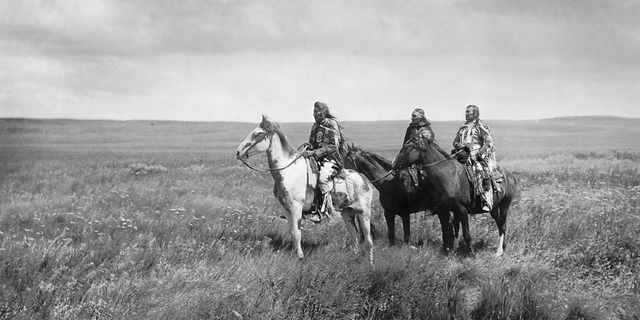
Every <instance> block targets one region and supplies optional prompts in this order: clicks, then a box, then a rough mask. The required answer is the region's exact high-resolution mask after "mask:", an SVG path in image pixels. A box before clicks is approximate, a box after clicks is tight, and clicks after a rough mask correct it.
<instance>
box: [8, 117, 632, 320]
mask: <svg viewBox="0 0 640 320" xmlns="http://www.w3.org/2000/svg"><path fill="white" fill-rule="evenodd" d="M274 120H277V119H274ZM489 124H490V125H491V126H492V129H493V131H494V135H495V139H496V144H497V147H498V150H497V153H498V161H499V163H500V165H501V166H503V167H505V168H507V169H509V170H510V171H512V172H514V174H515V175H516V176H517V177H518V179H519V188H520V192H519V196H518V198H517V200H516V201H515V202H514V204H513V207H512V210H511V212H510V216H509V221H508V237H509V239H508V243H509V249H508V251H507V253H506V254H505V255H504V256H503V257H502V258H499V259H496V258H494V257H493V252H494V251H495V248H496V246H497V243H496V242H497V241H496V237H495V232H496V229H495V228H496V227H495V224H494V223H493V220H492V219H491V218H490V217H489V216H488V215H479V216H475V218H473V217H472V218H471V232H472V233H473V235H474V238H473V239H474V240H473V242H472V246H473V248H474V252H475V254H474V255H473V256H468V255H464V254H458V253H455V254H452V255H449V256H443V255H441V254H440V251H439V248H440V246H441V240H440V239H441V234H440V232H441V231H440V225H439V222H438V220H437V219H436V218H434V217H433V216H431V215H427V214H424V213H418V214H415V215H412V217H411V219H412V221H411V222H412V229H413V232H412V236H411V239H410V242H411V243H412V245H413V246H415V247H417V248H418V249H417V250H414V249H411V247H410V246H404V245H399V246H388V244H387V243H388V241H387V239H386V237H385V235H386V234H387V232H386V224H385V222H384V217H383V214H382V209H381V208H380V205H379V203H377V202H376V203H375V205H374V212H373V223H374V224H375V225H376V228H377V229H378V231H379V232H380V233H379V234H378V238H377V239H376V241H375V247H376V248H375V250H376V264H375V266H373V267H372V266H370V265H369V264H368V263H367V258H366V257H365V256H363V255H354V253H353V251H352V250H351V249H350V247H349V246H348V243H349V239H348V238H347V235H346V233H345V232H344V227H343V226H342V225H341V224H335V225H324V224H321V225H313V224H312V223H306V224H304V226H303V227H304V228H305V230H304V231H303V237H302V243H303V244H302V246H303V250H304V251H305V255H306V258H305V259H303V260H298V259H297V257H296V256H295V254H293V252H292V250H291V239H290V237H287V236H285V235H286V234H287V226H286V222H285V220H282V219H280V218H279V216H280V215H281V208H280V205H279V204H278V203H277V201H276V200H275V198H274V197H273V194H272V187H273V179H272V178H271V176H270V175H269V174H267V173H257V172H254V171H251V170H249V169H247V168H245V167H244V166H242V164H240V163H239V162H238V161H237V160H235V158H234V155H233V151H234V150H235V148H236V146H237V145H238V143H239V142H240V141H241V140H242V138H243V137H244V136H245V135H246V132H248V131H250V130H251V129H252V128H253V127H254V126H255V124H250V123H248V124H244V123H184V122H154V123H153V125H151V123H150V122H143V121H138V122H108V121H67V120H2V121H0V319H33V318H51V319H114V318H115V319H149V318H157V319H240V318H243V319H312V318H313V319H445V318H446V319H451V318H455V319H605V318H611V319H638V318H639V317H640V310H639V307H638V306H640V256H639V255H640V237H638V230H640V212H639V209H638V207H639V204H640V145H638V144H637V137H638V136H640V120H637V119H614V118H576V119H570V118H566V119H551V120H544V121H539V122H535V121H519V122H507V121H490V122H489ZM405 125H406V123H404V122H382V123H378V124H376V125H371V124H364V123H355V122H353V123H349V122H347V123H345V134H346V135H347V136H348V137H349V138H350V140H351V141H352V142H354V143H356V144H358V145H359V146H361V147H362V148H364V149H367V150H371V151H373V152H376V153H379V154H381V155H383V156H385V157H387V158H393V156H394V155H395V152H397V150H398V149H399V144H400V142H401V139H402V137H401V135H402V134H403V133H404V127H405ZM458 125H459V123H453V122H436V123H434V125H433V128H434V131H435V133H436V137H437V140H438V141H439V142H440V144H441V145H443V146H446V145H448V141H450V140H451V139H452V135H453V133H455V129H457V126H458ZM281 126H282V127H283V129H284V130H286V132H287V135H288V136H289V138H290V139H291V142H292V143H293V144H294V145H297V144H301V143H302V142H304V141H305V140H306V135H307V134H308V127H309V125H307V124H286V123H281ZM372 128H375V130H374V129H372ZM376 197H377V195H376Z"/></svg>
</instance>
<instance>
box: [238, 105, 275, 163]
mask: <svg viewBox="0 0 640 320" xmlns="http://www.w3.org/2000/svg"><path fill="white" fill-rule="evenodd" d="M276 127H277V124H275V123H271V122H270V121H269V120H267V118H266V117H265V116H264V115H263V116H262V122H260V124H259V125H258V126H256V127H255V129H253V130H252V131H251V132H249V135H248V136H247V137H246V138H245V139H244V141H242V142H241V143H240V145H239V146H238V148H237V149H236V158H237V159H238V160H242V161H244V160H247V159H248V158H249V157H251V156H254V155H256V154H258V153H262V152H266V151H267V150H268V149H269V148H270V147H271V137H272V136H273V133H274V131H275V128H276Z"/></svg>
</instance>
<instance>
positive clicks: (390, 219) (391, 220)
mask: <svg viewBox="0 0 640 320" xmlns="http://www.w3.org/2000/svg"><path fill="white" fill-rule="evenodd" d="M384 220H386V221H387V233H388V238H389V245H390V246H393V245H395V244H396V214H395V213H393V212H389V211H386V210H385V211H384Z"/></svg>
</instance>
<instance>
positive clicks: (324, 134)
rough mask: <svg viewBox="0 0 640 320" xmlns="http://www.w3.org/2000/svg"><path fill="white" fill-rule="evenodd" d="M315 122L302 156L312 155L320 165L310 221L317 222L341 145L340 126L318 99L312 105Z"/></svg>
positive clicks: (338, 161)
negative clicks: (315, 199)
mask: <svg viewBox="0 0 640 320" xmlns="http://www.w3.org/2000/svg"><path fill="white" fill-rule="evenodd" d="M313 118H314V119H315V123H314V124H313V127H312V128H311V134H310V135H309V145H310V147H309V148H308V149H307V150H305V152H304V157H306V158H309V157H314V158H315V159H316V160H317V161H318V164H319V165H320V173H319V175H318V186H317V189H316V194H317V195H318V197H317V198H318V201H316V202H315V203H314V208H313V209H312V216H311V217H310V220H311V221H314V222H319V221H320V219H321V215H323V214H325V213H326V209H327V201H328V200H327V198H328V197H327V196H326V194H327V193H328V192H329V191H331V189H332V187H333V186H332V183H331V182H332V179H333V177H335V176H336V175H337V174H338V172H339V170H340V164H341V163H342V157H341V155H340V149H341V146H342V145H343V142H344V141H343V137H342V126H341V125H340V123H339V122H338V120H337V119H336V117H334V116H333V115H332V114H331V113H330V112H329V107H328V106H327V105H326V104H325V103H323V102H320V101H317V102H316V103H314V105H313Z"/></svg>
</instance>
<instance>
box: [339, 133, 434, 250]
mask: <svg viewBox="0 0 640 320" xmlns="http://www.w3.org/2000/svg"><path fill="white" fill-rule="evenodd" d="M343 159H344V161H343V163H344V166H345V168H347V169H353V170H356V171H358V172H360V173H362V174H364V175H365V176H366V177H367V178H368V179H369V180H370V181H371V182H372V183H373V185H374V186H375V187H376V189H378V192H379V193H380V205H381V206H382V208H383V209H384V218H385V220H386V221H387V229H388V237H389V244H390V245H394V244H395V239H396V232H395V231H396V227H395V217H396V216H400V218H402V227H403V231H404V242H405V243H409V239H410V238H411V231H410V230H411V219H410V214H412V213H416V212H420V211H426V210H427V209H429V208H430V206H429V205H428V202H429V201H433V199H431V197H430V193H429V190H427V188H426V187H427V185H426V184H425V183H423V182H419V181H420V180H422V179H423V177H421V172H420V171H419V170H417V169H415V168H412V169H402V170H397V171H392V166H391V161H389V160H387V159H385V158H383V157H382V156H379V155H377V154H375V153H373V152H367V151H364V150H362V149H360V148H358V147H355V146H353V145H351V146H350V147H349V150H348V151H347V153H346V154H345V156H344V158H343Z"/></svg>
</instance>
